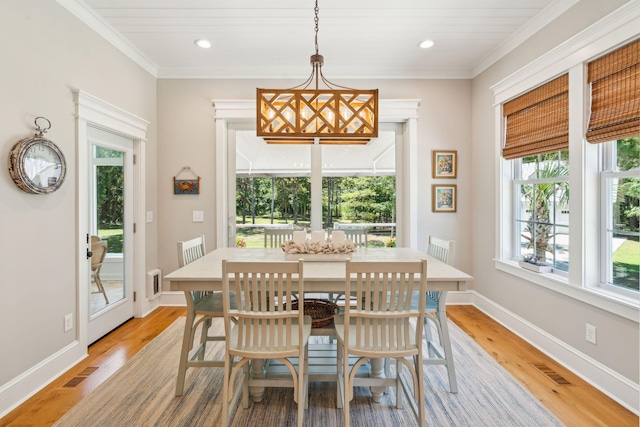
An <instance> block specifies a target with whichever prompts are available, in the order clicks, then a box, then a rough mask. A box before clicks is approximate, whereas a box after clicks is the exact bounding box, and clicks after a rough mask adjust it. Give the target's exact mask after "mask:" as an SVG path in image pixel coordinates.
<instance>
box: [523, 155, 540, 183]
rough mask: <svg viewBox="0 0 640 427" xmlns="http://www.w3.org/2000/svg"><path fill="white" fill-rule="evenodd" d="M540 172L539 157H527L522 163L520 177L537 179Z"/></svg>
mask: <svg viewBox="0 0 640 427" xmlns="http://www.w3.org/2000/svg"><path fill="white" fill-rule="evenodd" d="M537 172H538V156H530V157H525V158H523V159H522V161H521V162H520V177H521V178H523V179H533V178H536V175H537Z"/></svg>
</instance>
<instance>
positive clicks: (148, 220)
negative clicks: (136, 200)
mask: <svg viewBox="0 0 640 427" xmlns="http://www.w3.org/2000/svg"><path fill="white" fill-rule="evenodd" d="M150 222H153V211H147V224H149V223H150Z"/></svg>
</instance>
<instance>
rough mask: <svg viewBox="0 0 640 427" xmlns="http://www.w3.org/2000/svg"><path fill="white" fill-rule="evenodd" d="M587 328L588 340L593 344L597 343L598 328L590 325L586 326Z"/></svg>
mask: <svg viewBox="0 0 640 427" xmlns="http://www.w3.org/2000/svg"><path fill="white" fill-rule="evenodd" d="M585 326H586V331H587V332H586V337H585V338H586V340H587V341H589V342H590V343H591V344H595V343H596V327H595V326H593V325H590V324H588V323H586V324H585Z"/></svg>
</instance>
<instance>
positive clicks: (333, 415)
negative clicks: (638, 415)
mask: <svg viewBox="0 0 640 427" xmlns="http://www.w3.org/2000/svg"><path fill="white" fill-rule="evenodd" d="M449 324H450V326H449V328H450V334H451V341H452V342H453V352H454V356H455V362H456V373H457V378H458V389H459V392H458V393H457V394H452V393H449V392H448V389H449V386H448V381H447V375H446V370H445V368H444V367H443V366H425V388H426V397H425V402H424V404H425V405H426V413H427V425H429V426H438V427H440V426H491V427H495V426H504V427H515V426H523V427H525V426H526V427H531V426H561V425H562V423H561V422H560V421H559V420H557V419H556V418H555V416H554V415H553V414H551V413H550V412H549V411H548V410H547V409H546V408H545V407H544V406H543V405H542V404H541V403H540V402H538V400H537V399H535V398H534V397H533V396H532V395H531V394H530V393H529V392H528V391H527V390H525V389H524V388H523V387H522V386H521V385H520V384H519V383H518V382H516V380H514V379H513V377H512V376H511V375H510V374H509V373H507V372H506V371H505V370H504V369H503V368H502V367H501V366H500V365H499V364H498V363H497V362H495V361H494V360H493V359H492V358H491V357H490V356H489V355H488V354H487V353H486V352H485V351H484V350H483V349H482V348H481V347H480V346H478V344H476V343H475V342H474V341H473V340H472V339H471V338H469V337H468V336H467V335H466V334H465V333H464V332H463V331H462V330H461V329H460V328H458V327H457V326H456V325H455V324H454V323H453V322H449ZM183 325H184V318H180V319H178V320H176V321H175V322H174V323H173V324H172V325H171V326H169V328H167V329H166V330H165V331H164V332H162V334H160V335H159V336H158V337H157V338H156V339H154V340H153V341H152V342H151V343H149V344H148V345H147V346H146V347H145V348H143V349H142V350H141V351H140V352H139V353H138V354H137V355H136V356H134V357H133V358H132V359H131V360H130V361H129V362H128V363H127V364H125V366H123V367H122V368H121V369H120V370H118V371H117V372H116V373H115V374H114V375H113V376H112V377H111V378H109V379H108V380H106V381H105V382H104V383H103V384H101V385H100V386H99V387H98V388H97V389H96V390H94V391H93V392H92V393H91V394H90V395H89V396H87V397H86V398H85V399H83V400H82V401H81V402H80V403H79V404H78V405H76V406H75V407H74V408H73V409H72V410H71V411H70V412H68V413H67V414H66V415H65V416H64V417H63V418H61V419H60V420H59V421H58V423H57V424H56V425H57V426H59V427H67V426H74V427H76V426H92V427H97V426H109V427H111V426H180V427H184V426H217V425H221V424H220V422H221V418H222V406H221V400H222V391H221V388H222V382H223V378H222V377H223V375H222V370H221V369H216V368H200V369H189V370H188V371H187V377H186V383H185V391H184V395H183V396H182V397H176V396H175V395H174V392H175V382H176V373H177V370H178V357H179V352H180V345H181V339H182V331H183ZM213 327H214V328H222V324H221V323H217V324H215V325H214V326H213ZM209 351H210V352H216V353H218V355H220V356H222V354H223V346H222V345H221V344H216V345H213V346H212V348H211V349H210V350H209ZM394 402H395V391H394V390H393V389H390V391H389V392H388V393H386V394H384V395H383V397H382V401H381V402H380V403H374V402H373V401H372V399H371V394H370V392H369V390H368V388H365V387H357V388H356V389H355V390H354V399H353V401H352V402H351V407H350V408H351V425H352V426H363V427H365V426H366V427H373V426H394V427H395V426H415V425H416V424H417V423H416V421H415V418H414V416H413V412H412V411H411V409H410V405H409V404H408V403H409V402H405V405H404V407H403V409H397V408H395V406H394ZM296 410H297V406H296V403H295V402H294V401H293V391H292V389H289V388H268V389H266V391H265V394H264V400H263V401H262V402H260V403H252V404H251V405H250V407H249V408H248V409H243V408H242V405H239V407H238V409H237V411H236V413H235V416H234V418H233V421H232V425H233V426H242V427H244V426H260V427H271V426H278V427H279V426H291V425H295V422H296ZM304 425H305V426H309V427H310V426H318V427H320V426H321V427H333V426H342V425H343V422H342V410H340V409H336V390H335V384H332V383H315V382H314V383H310V385H309V409H308V410H307V411H306V412H305V423H304Z"/></svg>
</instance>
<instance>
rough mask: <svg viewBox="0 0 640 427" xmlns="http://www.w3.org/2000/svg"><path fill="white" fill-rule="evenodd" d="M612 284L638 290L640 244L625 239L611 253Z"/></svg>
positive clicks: (639, 280) (639, 279)
mask: <svg viewBox="0 0 640 427" xmlns="http://www.w3.org/2000/svg"><path fill="white" fill-rule="evenodd" d="M613 275H614V279H613V283H614V284H615V285H618V286H624V287H625V288H629V289H635V290H636V291H637V290H638V283H639V282H640V242H638V241H634V240H629V239H627V240H626V241H625V242H624V243H623V244H622V245H620V247H619V248H618V249H617V250H616V251H615V252H614V253H613Z"/></svg>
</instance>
